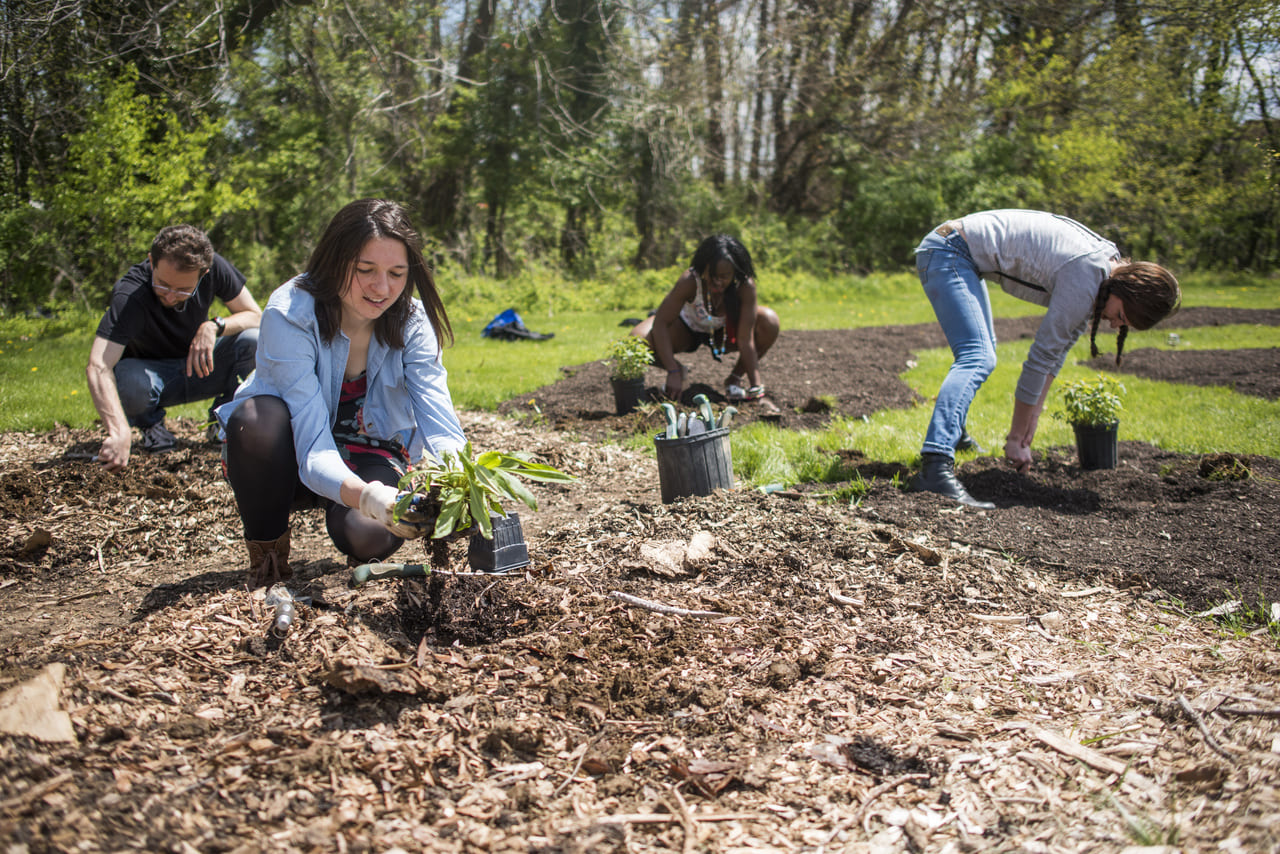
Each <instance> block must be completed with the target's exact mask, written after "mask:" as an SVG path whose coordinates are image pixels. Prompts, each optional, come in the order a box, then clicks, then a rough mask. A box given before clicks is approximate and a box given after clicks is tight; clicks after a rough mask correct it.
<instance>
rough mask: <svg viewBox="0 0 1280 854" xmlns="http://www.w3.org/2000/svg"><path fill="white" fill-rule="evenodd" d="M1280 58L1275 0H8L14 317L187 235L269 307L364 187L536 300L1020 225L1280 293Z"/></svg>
mask: <svg viewBox="0 0 1280 854" xmlns="http://www.w3.org/2000/svg"><path fill="white" fill-rule="evenodd" d="M770 8H772V9H773V11H772V12H770V11H769V10H770ZM1278 68H1280V8H1278V7H1277V4H1275V3H1273V2H1264V0H1246V2H1226V0H1212V2H1196V3H1188V2H1180V0H1175V2H1172V3H1170V2H1169V0H1137V2H1128V3H1125V4H1121V5H1117V4H1114V3H1111V2H1104V0H1085V2H1081V3H1073V4H1046V3H1039V2H1027V3H1008V2H1003V0H1002V2H995V0H979V2H975V3H971V4H965V5H964V6H963V7H957V6H955V4H949V3H942V2H935V0H910V2H909V1H908V0H889V2H885V3H876V4H855V5H853V6H850V5H849V4H842V3H838V2H835V0H818V2H816V3H812V4H805V5H804V6H796V5H789V4H780V5H778V6H776V7H764V8H758V7H755V6H741V5H736V4H723V3H716V2H713V0H691V2H684V3H680V4H672V3H670V2H665V0H642V1H641V2H640V3H639V4H631V5H626V6H624V5H621V4H618V3H616V2H613V0H602V2H597V1H596V0H592V2H587V0H557V2H556V3H555V4H551V3H546V2H539V1H538V0H535V2H534V3H531V4H525V5H515V4H503V3H501V2H498V3H488V4H480V5H478V6H474V8H473V7H472V6H469V5H467V4H465V3H458V2H456V0H445V1H444V2H418V0H393V2H382V1H381V0H380V2H377V3H375V2H373V0H350V2H347V3H342V4H334V3H330V2H327V0H307V2H293V3H284V2H281V0H262V2H255V3H252V4H231V5H227V4H222V3H215V2H213V0H179V2H175V3H170V4H165V5H164V6H162V7H156V8H153V7H152V6H151V5H150V4H147V3H144V2H139V0H123V2H121V3H117V4H97V3H89V2H87V0H22V2H13V3H6V4H5V6H4V14H3V15H0V72H3V73H0V309H3V310H6V311H9V312H20V311H23V310H26V309H29V308H31V307H33V306H35V305H38V304H57V303H59V302H72V303H78V304H80V305H82V306H88V307H90V308H92V309H94V310H98V309H100V308H101V306H102V304H103V302H104V299H105V295H106V293H107V291H108V290H109V288H110V286H111V284H112V282H113V281H114V280H115V279H116V277H118V276H119V274H120V273H121V272H122V271H123V270H125V269H127V267H128V266H129V265H130V264H131V263H133V262H135V261H137V260H138V259H139V258H141V257H142V255H143V253H145V251H146V247H147V245H148V243H149V241H150V238H151V236H152V235H154V233H155V232H156V231H157V230H158V229H159V228H160V227H162V226H163V225H165V224H168V223H171V222H175V221H190V222H194V223H196V224H198V225H201V226H202V227H204V228H205V229H206V230H208V231H209V232H210V234H211V236H212V237H213V238H214V241H215V245H216V246H217V247H218V249H219V250H220V251H221V252H222V253H223V254H224V255H226V256H227V257H228V258H229V259H231V260H232V261H233V262H234V263H235V264H237V266H239V267H240V268H241V269H242V270H244V272H246V273H247V274H248V275H249V278H250V282H251V285H252V288H253V290H254V292H255V294H256V295H258V296H259V297H263V296H265V295H266V293H267V292H268V291H269V290H271V289H272V288H273V287H274V286H276V285H277V284H279V283H280V282H283V281H284V280H286V279H287V278H288V277H289V276H291V275H292V274H294V273H295V272H297V271H298V269H299V268H300V267H301V266H302V264H303V263H304V262H305V259H306V257H307V255H308V254H309V252H310V250H311V248H312V246H313V243H314V241H315V239H316V236H317V235H318V234H319V232H320V231H321V229H322V228H323V226H324V224H325V222H326V221H327V219H328V218H329V217H330V216H331V215H332V214H333V213H334V212H335V211H336V210H337V209H338V208H339V207H340V206H341V205H342V204H344V203H346V202H347V201H350V200H351V199H353V198H357V197H360V196H368V195H378V196H389V197H392V198H396V199H398V200H400V201H403V202H404V203H406V204H407V205H408V206H409V207H410V209H411V210H412V211H413V212H414V215H415V218H416V220H417V221H418V223H419V224H420V226H421V229H422V232H423V235H424V238H425V241H426V244H427V246H428V248H429V250H430V253H431V257H432V259H433V261H434V263H435V264H436V266H437V268H438V269H439V270H440V271H441V273H442V276H455V277H457V278H458V279H460V280H466V281H470V280H471V279H472V278H473V277H480V278H483V277H487V278H494V279H497V280H499V281H500V282H501V285H500V287H501V288H503V289H504V290H505V291H506V292H507V293H508V295H509V298H508V299H506V300H503V301H504V302H508V303H510V304H515V305H518V306H520V307H521V308H522V309H527V310H532V309H535V308H541V307H542V306H543V305H544V304H545V305H546V306H548V307H553V306H554V305H555V304H557V303H561V304H569V305H571V304H573V303H575V302H576V301H579V298H578V297H576V296H575V292H576V291H582V292H583V293H591V294H593V295H595V294H596V293H597V291H596V289H595V288H594V287H586V286H585V284H586V283H591V282H599V281H608V280H613V281H616V282H617V283H618V288H619V289H621V288H623V287H633V286H634V280H633V278H632V276H633V275H634V274H635V273H636V272H637V271H639V272H641V273H643V272H644V271H652V270H663V271H665V270H667V269H669V268H671V267H678V266H679V265H681V264H683V263H686V261H687V259H688V257H689V255H690V254H691V251H692V248H693V247H694V245H696V243H697V241H698V240H699V239H701V238H702V237H703V236H705V235H706V234H708V233H710V232H713V231H727V232H731V233H734V234H736V235H738V236H739V237H741V238H742V239H743V240H744V242H745V243H746V244H747V246H748V247H749V248H750V249H751V251H752V252H753V254H754V255H755V257H756V260H757V262H758V263H759V264H760V265H761V266H762V267H764V268H767V269H771V270H776V271H786V272H788V273H791V272H795V273H801V274H811V275H817V276H828V275H838V274H847V273H869V272H878V271H884V272H890V273H892V272H895V271H898V270H901V269H904V268H906V266H907V265H908V264H909V262H910V253H911V249H912V248H913V246H914V245H915V243H916V242H917V241H918V240H919V238H920V235H922V234H923V233H924V232H925V231H926V230H927V229H928V228H930V227H932V226H933V225H935V224H936V223H937V222H939V221H941V220H943V219H945V218H948V217H953V216H957V215H960V214H963V213H966V212H969V211H972V210H979V209H985V208H992V207H1002V206H1013V207H1028V208H1045V209H1052V210H1055V211H1059V212H1062V213H1066V214H1068V215H1071V216H1074V217H1076V218H1077V219H1080V220H1081V221H1083V222H1085V223H1086V224H1088V225H1090V226H1091V227H1093V228H1095V229H1096V230H1098V231H1100V232H1101V233H1103V234H1104V235H1105V236H1107V237H1109V238H1111V239H1113V240H1115V241H1116V242H1117V243H1118V244H1119V245H1120V246H1121V248H1122V249H1123V250H1125V251H1126V252H1128V253H1129V254H1131V255H1132V256H1133V257H1142V258H1151V259H1154V260H1159V261H1163V262H1165V263H1167V264H1170V265H1172V266H1173V267H1174V268H1175V269H1176V270H1178V271H1179V272H1182V273H1185V272H1187V271H1190V270H1196V269H1203V270H1218V271H1230V270H1253V271H1266V270H1271V269H1274V268H1275V267H1276V266H1277V261H1278V260H1280V215H1278V214H1280V204H1278V202H1280V181H1277V172H1276V170H1277V166H1278V165H1280V159H1278V156H1280V126H1278V125H1277V121H1276V120H1275V119H1273V118H1272V116H1274V115H1276V114H1277V112H1278V108H1280V88H1278V85H1277V80H1278V77H1277V71H1276V69H1278ZM666 281H669V277H664V282H666ZM624 283H625V284H624ZM476 287H477V288H480V289H483V288H487V287H490V286H489V285H487V284H477V285H476ZM551 290H554V291H555V293H551V292H549V291H551ZM623 296H624V295H622V294H618V298H619V299H621V298H623ZM613 304H617V300H615V301H614V303H613ZM593 307H596V306H593Z"/></svg>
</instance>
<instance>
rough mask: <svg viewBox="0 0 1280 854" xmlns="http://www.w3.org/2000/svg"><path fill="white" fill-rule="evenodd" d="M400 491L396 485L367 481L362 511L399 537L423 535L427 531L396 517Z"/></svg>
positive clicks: (362, 491) (362, 496) (362, 500)
mask: <svg viewBox="0 0 1280 854" xmlns="http://www.w3.org/2000/svg"><path fill="white" fill-rule="evenodd" d="M399 498H400V492H399V490H397V489H396V488H395V487H394V486H390V485H388V484H385V483H378V482H377V481H374V482H373V483H367V484H365V486H364V489H362V490H361V491H360V512H361V513H362V514H364V515H365V516H368V517H369V518H370V519H373V520H374V521H376V522H378V523H380V524H381V525H382V526H383V527H384V528H386V529H387V530H388V531H390V532H391V533H393V534H395V535H396V536H397V537H403V538H404V539H406V540H412V539H416V538H418V537H421V536H422V535H423V534H424V533H426V532H425V531H423V530H422V529H421V528H418V527H417V526H415V525H411V524H409V523H407V522H398V521H396V518H395V509H396V501H397V500H398V499H399Z"/></svg>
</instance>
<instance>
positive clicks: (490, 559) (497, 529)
mask: <svg viewBox="0 0 1280 854" xmlns="http://www.w3.org/2000/svg"><path fill="white" fill-rule="evenodd" d="M490 521H491V522H492V523H493V539H492V540H487V539H485V537H484V535H483V534H481V533H479V532H477V533H475V534H472V535H471V542H470V543H469V544H468V547H467V563H468V564H470V566H471V569H472V571H474V572H510V571H511V570H513V569H522V568H524V567H526V566H528V565H529V547H528V546H526V545H525V542H524V530H523V529H522V528H521V527H520V517H519V516H518V515H517V514H515V513H510V514H508V515H507V516H506V517H505V518H504V517H502V516H493V517H491V519H490Z"/></svg>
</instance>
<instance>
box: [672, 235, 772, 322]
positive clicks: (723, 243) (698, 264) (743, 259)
mask: <svg viewBox="0 0 1280 854" xmlns="http://www.w3.org/2000/svg"><path fill="white" fill-rule="evenodd" d="M721 261H728V262H729V263H730V264H731V265H732V266H733V281H732V282H731V283H730V284H729V287H727V288H725V291H724V309H725V314H726V316H728V317H732V318H733V319H734V321H735V322H736V321H737V316H738V306H739V304H740V303H739V297H738V286H739V285H742V284H746V282H747V279H754V278H755V277H756V268H755V265H753V264H752V263H751V253H750V252H748V251H747V247H745V246H743V245H742V242H741V241H739V240H738V238H736V237H730V236H729V235H727V234H713V235H711V236H710V237H707V238H705V239H703V241H702V242H701V243H699V244H698V248H697V249H695V250H694V252H693V260H691V261H690V262H689V266H690V267H691V268H692V269H693V272H694V274H695V275H697V276H701V275H702V273H703V271H704V270H706V269H708V268H710V270H711V275H713V276H714V275H715V273H716V269H715V268H716V265H717V264H719V263H720V262H721Z"/></svg>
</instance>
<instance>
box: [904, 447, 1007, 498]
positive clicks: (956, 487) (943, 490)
mask: <svg viewBox="0 0 1280 854" xmlns="http://www.w3.org/2000/svg"><path fill="white" fill-rule="evenodd" d="M955 466H956V464H955V460H953V459H951V457H948V456H947V455H946V454H921V455H920V473H919V474H917V475H916V476H915V477H913V478H912V479H911V484H910V486H909V487H908V488H909V489H910V490H911V491H912V492H936V493H938V494H939V495H945V496H946V497H947V498H950V499H952V500H953V501H959V502H960V503H961V504H967V505H969V506H970V507H976V508H978V509H979V510H994V509H996V506H995V505H994V504H992V503H991V502H990V501H979V500H978V499H976V498H974V497H973V496H972V495H970V494H969V492H968V491H967V490H966V489H965V488H964V484H962V483H961V482H960V481H959V480H957V479H956V468H955Z"/></svg>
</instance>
